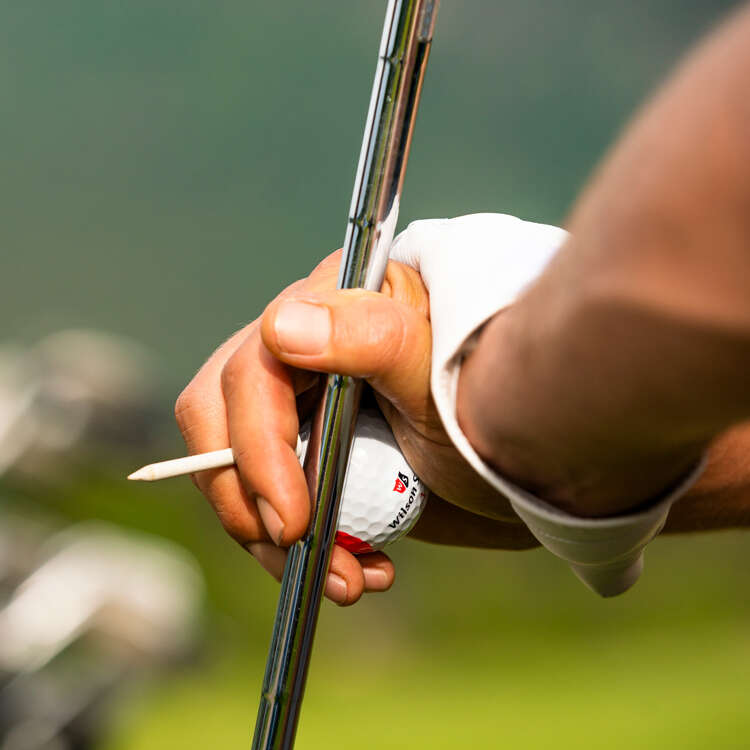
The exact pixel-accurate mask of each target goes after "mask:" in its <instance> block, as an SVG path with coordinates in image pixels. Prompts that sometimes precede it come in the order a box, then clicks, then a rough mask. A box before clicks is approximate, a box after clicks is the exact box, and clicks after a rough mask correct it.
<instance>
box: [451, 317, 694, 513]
mask: <svg viewBox="0 0 750 750" xmlns="http://www.w3.org/2000/svg"><path fill="white" fill-rule="evenodd" d="M524 312H525V311H522V310H516V309H515V308H510V309H508V310H506V311H505V312H503V313H500V314H499V315H497V316H495V318H493V319H492V320H491V321H490V322H489V323H488V324H487V325H486V326H485V327H484V329H483V330H482V332H481V334H480V337H479V340H478V343H477V346H476V347H475V348H474V350H473V351H472V352H471V353H470V354H469V355H468V356H467V357H466V358H465V360H464V362H463V365H462V368H461V372H460V376H459V381H458V391H457V403H456V412H457V418H458V422H459V425H460V427H461V429H462V430H463V432H464V434H465V435H466V437H467V438H468V440H469V442H470V443H471V444H472V446H473V448H474V449H475V450H476V451H477V453H478V454H479V455H480V457H481V458H482V459H483V460H484V461H485V462H486V463H487V464H488V465H489V466H491V467H492V468H493V469H494V470H495V471H497V472H498V473H499V474H500V475H502V476H503V477H504V478H506V479H507V480H508V481H510V482H512V483H513V484H515V485H517V486H519V487H521V488H523V489H525V490H526V491H528V492H530V493H531V494H533V495H535V496H536V497H538V498H540V499H543V500H545V501H546V502H547V503H549V504H550V505H553V506H555V507H557V508H559V509H560V510H563V511H566V512H568V513H571V514H573V515H576V516H581V517H592V518H595V517H605V516H611V515H617V514H623V513H629V512H632V511H635V510H638V509H640V508H641V507H643V506H644V505H646V504H649V503H650V502H652V501H653V500H655V499H658V498H660V497H662V496H665V495H666V494H668V493H669V491H670V490H671V489H672V488H673V487H674V486H676V485H677V484H679V482H680V481H681V480H682V479H683V478H684V477H685V476H686V475H687V474H688V473H689V472H690V471H691V470H692V469H693V468H694V467H695V465H696V464H697V463H698V462H699V461H700V458H701V455H702V454H703V452H704V451H705V447H706V446H705V444H704V443H699V444H690V445H665V444H658V443H657V442H656V441H654V442H650V441H649V437H650V436H649V435H643V434H642V432H641V433H638V432H637V431H634V430H632V429H630V426H629V425H628V424H627V423H626V420H625V419H624V420H623V422H622V424H618V423H617V422H616V421H615V420H609V421H608V422H607V424H606V428H605V429H601V428H600V427H598V426H597V425H596V424H595V425H594V428H593V429H592V428H591V422H592V419H591V418H590V417H588V415H585V414H584V415H583V418H581V417H582V415H581V414H580V413H577V412H576V410H572V411H571V410H569V409H567V408H565V407H564V406H562V408H561V404H563V403H564V401H565V397H566V393H565V378H560V377H559V376H556V377H555V378H554V379H553V380H552V381H551V382H547V381H546V380H545V378H544V377H543V373H539V372H538V365H539V363H538V361H537V360H536V358H535V356H534V353H533V351H532V352H530V351H528V350H525V348H526V347H527V344H526V343H525V341H527V340H528V336H522V335H519V332H521V331H528V330H533V328H529V323H528V322H527V321H525V320H523V313H524ZM537 346H538V343H537ZM552 382H554V383H556V384H559V385H560V387H561V393H560V394H559V395H557V394H555V392H554V388H553V387H552ZM594 422H596V420H594Z"/></svg>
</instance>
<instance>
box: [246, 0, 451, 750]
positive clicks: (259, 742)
mask: <svg viewBox="0 0 750 750" xmlns="http://www.w3.org/2000/svg"><path fill="white" fill-rule="evenodd" d="M438 2H439V0H389V2H388V8H387V11H386V17H385V26H384V28H383V36H382V40H381V43H380V54H379V58H378V65H377V69H376V71H375V81H374V83H373V88H372V95H371V98H370V108H369V111H368V113H367V121H366V124H365V132H364V138H363V141H362V150H361V152H360V157H359V166H358V167H357V174H356V178H355V182H354V192H353V195H352V203H351V208H350V211H349V220H348V225H347V230H346V239H345V241H344V255H343V258H342V260H341V268H340V270H339V281H338V287H339V288H340V289H351V288H357V287H360V288H364V289H369V290H372V291H378V290H379V289H380V286H381V284H382V282H383V276H384V274H385V267H386V264H387V262H388V252H389V250H390V246H391V242H392V241H393V234H394V231H395V228H396V221H397V219H398V209H399V199H400V195H401V188H402V186H403V181H404V174H405V170H406V161H407V158H408V155H409V146H410V144H411V137H412V132H413V128H414V121H415V118H416V114H417V106H418V104H419V96H420V93H421V90H422V83H423V80H424V72H425V67H426V64H427V58H428V56H429V52H430V44H431V42H432V34H433V29H434V26H435V17H436V14H437V8H438ZM360 393H361V384H360V383H359V382H358V381H356V380H354V379H353V378H350V377H344V376H341V375H329V376H328V380H327V383H326V389H325V394H324V397H323V400H322V403H321V405H320V407H319V409H318V412H317V414H316V417H315V419H314V420H313V428H312V433H311V436H310V443H309V447H308V451H307V459H306V461H305V474H306V477H307V481H308V486H309V489H310V496H311V498H312V514H311V521H310V527H309V529H308V531H307V533H306V535H305V536H304V537H303V539H301V540H300V541H299V542H297V543H296V544H294V545H293V546H292V547H291V549H290V550H289V556H288V558H287V563H286V568H285V570H284V577H283V579H282V581H281V592H280V595H279V605H278V609H277V611H276V620H275V623H274V629H273V635H272V637H271V645H270V649H269V654H268V661H267V663H266V674H265V678H264V681H263V692H262V695H261V701H260V706H259V708H258V719H257V723H256V726H255V735H254V738H253V745H252V747H253V750H288V749H289V748H292V747H293V745H294V736H295V732H296V729H297V722H298V720H299V712H300V708H301V704H302V696H303V692H304V688H305V681H306V678H307V669H308V665H309V662H310V655H311V651H312V645H313V639H314V636H315V627H316V624H317V620H318V612H319V610H320V603H321V599H322V596H323V591H324V589H325V581H326V577H327V574H328V566H329V563H330V558H331V550H332V547H333V540H334V536H335V532H336V525H337V522H338V515H339V505H340V502H341V491H342V489H343V486H344V478H345V474H346V466H347V462H348V459H349V449H350V447H351V440H352V435H353V431H354V423H355V421H356V416H357V411H358V409H359V397H360Z"/></svg>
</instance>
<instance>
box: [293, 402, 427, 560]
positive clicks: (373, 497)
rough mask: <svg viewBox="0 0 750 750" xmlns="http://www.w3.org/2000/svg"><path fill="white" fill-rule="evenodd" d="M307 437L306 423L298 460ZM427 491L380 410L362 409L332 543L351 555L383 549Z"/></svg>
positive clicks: (412, 519)
mask: <svg viewBox="0 0 750 750" xmlns="http://www.w3.org/2000/svg"><path fill="white" fill-rule="evenodd" d="M308 438H309V427H307V426H306V428H303V431H302V432H301V433H300V439H301V448H302V450H301V452H300V461H302V460H304V456H305V451H306V450H307V442H308ZM427 494H428V490H427V487H425V485H424V484H423V482H422V481H421V480H420V478H419V477H418V476H417V475H416V474H415V473H414V472H413V471H412V468H411V466H409V464H408V463H407V462H406V459H405V458H404V456H403V454H402V453H401V451H400V449H399V447H398V444H397V443H396V439H395V438H394V437H393V433H392V432H391V428H390V427H389V426H388V423H387V422H386V421H385V419H383V417H382V415H381V414H380V413H379V412H378V411H375V410H372V409H363V410H361V411H360V412H359V416H358V418H357V425H356V428H355V431H354V440H353V442H352V449H351V451H350V453H349V464H348V466H347V471H346V480H345V481H344V490H343V496H342V498H341V511H340V513H339V523H338V530H337V532H336V544H338V545H339V546H340V547H344V549H347V550H349V552H352V553H354V554H363V553H365V552H374V551H375V550H379V549H383V547H385V546H386V545H388V544H391V543H392V542H395V541H396V539H398V538H399V537H401V536H403V535H404V534H406V532H407V531H409V530H410V529H411V528H412V526H414V524H415V523H416V522H417V519H418V518H419V516H420V514H421V513H422V509H423V508H424V505H425V501H426V499H427Z"/></svg>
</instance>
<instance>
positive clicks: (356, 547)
mask: <svg viewBox="0 0 750 750" xmlns="http://www.w3.org/2000/svg"><path fill="white" fill-rule="evenodd" d="M336 544H338V545H339V547H343V548H344V549H345V550H348V551H349V552H351V553H352V554H353V555H364V554H366V553H367V552H374V550H373V548H372V547H371V546H370V545H369V544H368V543H367V542H363V541H362V540H361V539H357V537H356V536H352V535H351V534H347V533H346V532H345V531H337V532H336Z"/></svg>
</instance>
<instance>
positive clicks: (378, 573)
mask: <svg viewBox="0 0 750 750" xmlns="http://www.w3.org/2000/svg"><path fill="white" fill-rule="evenodd" d="M362 573H363V574H364V576H365V588H366V589H367V590H368V591H385V590H386V589H387V588H390V585H391V584H390V581H389V578H388V574H387V573H386V572H385V571H384V570H382V569H381V568H364V569H363V570H362Z"/></svg>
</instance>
